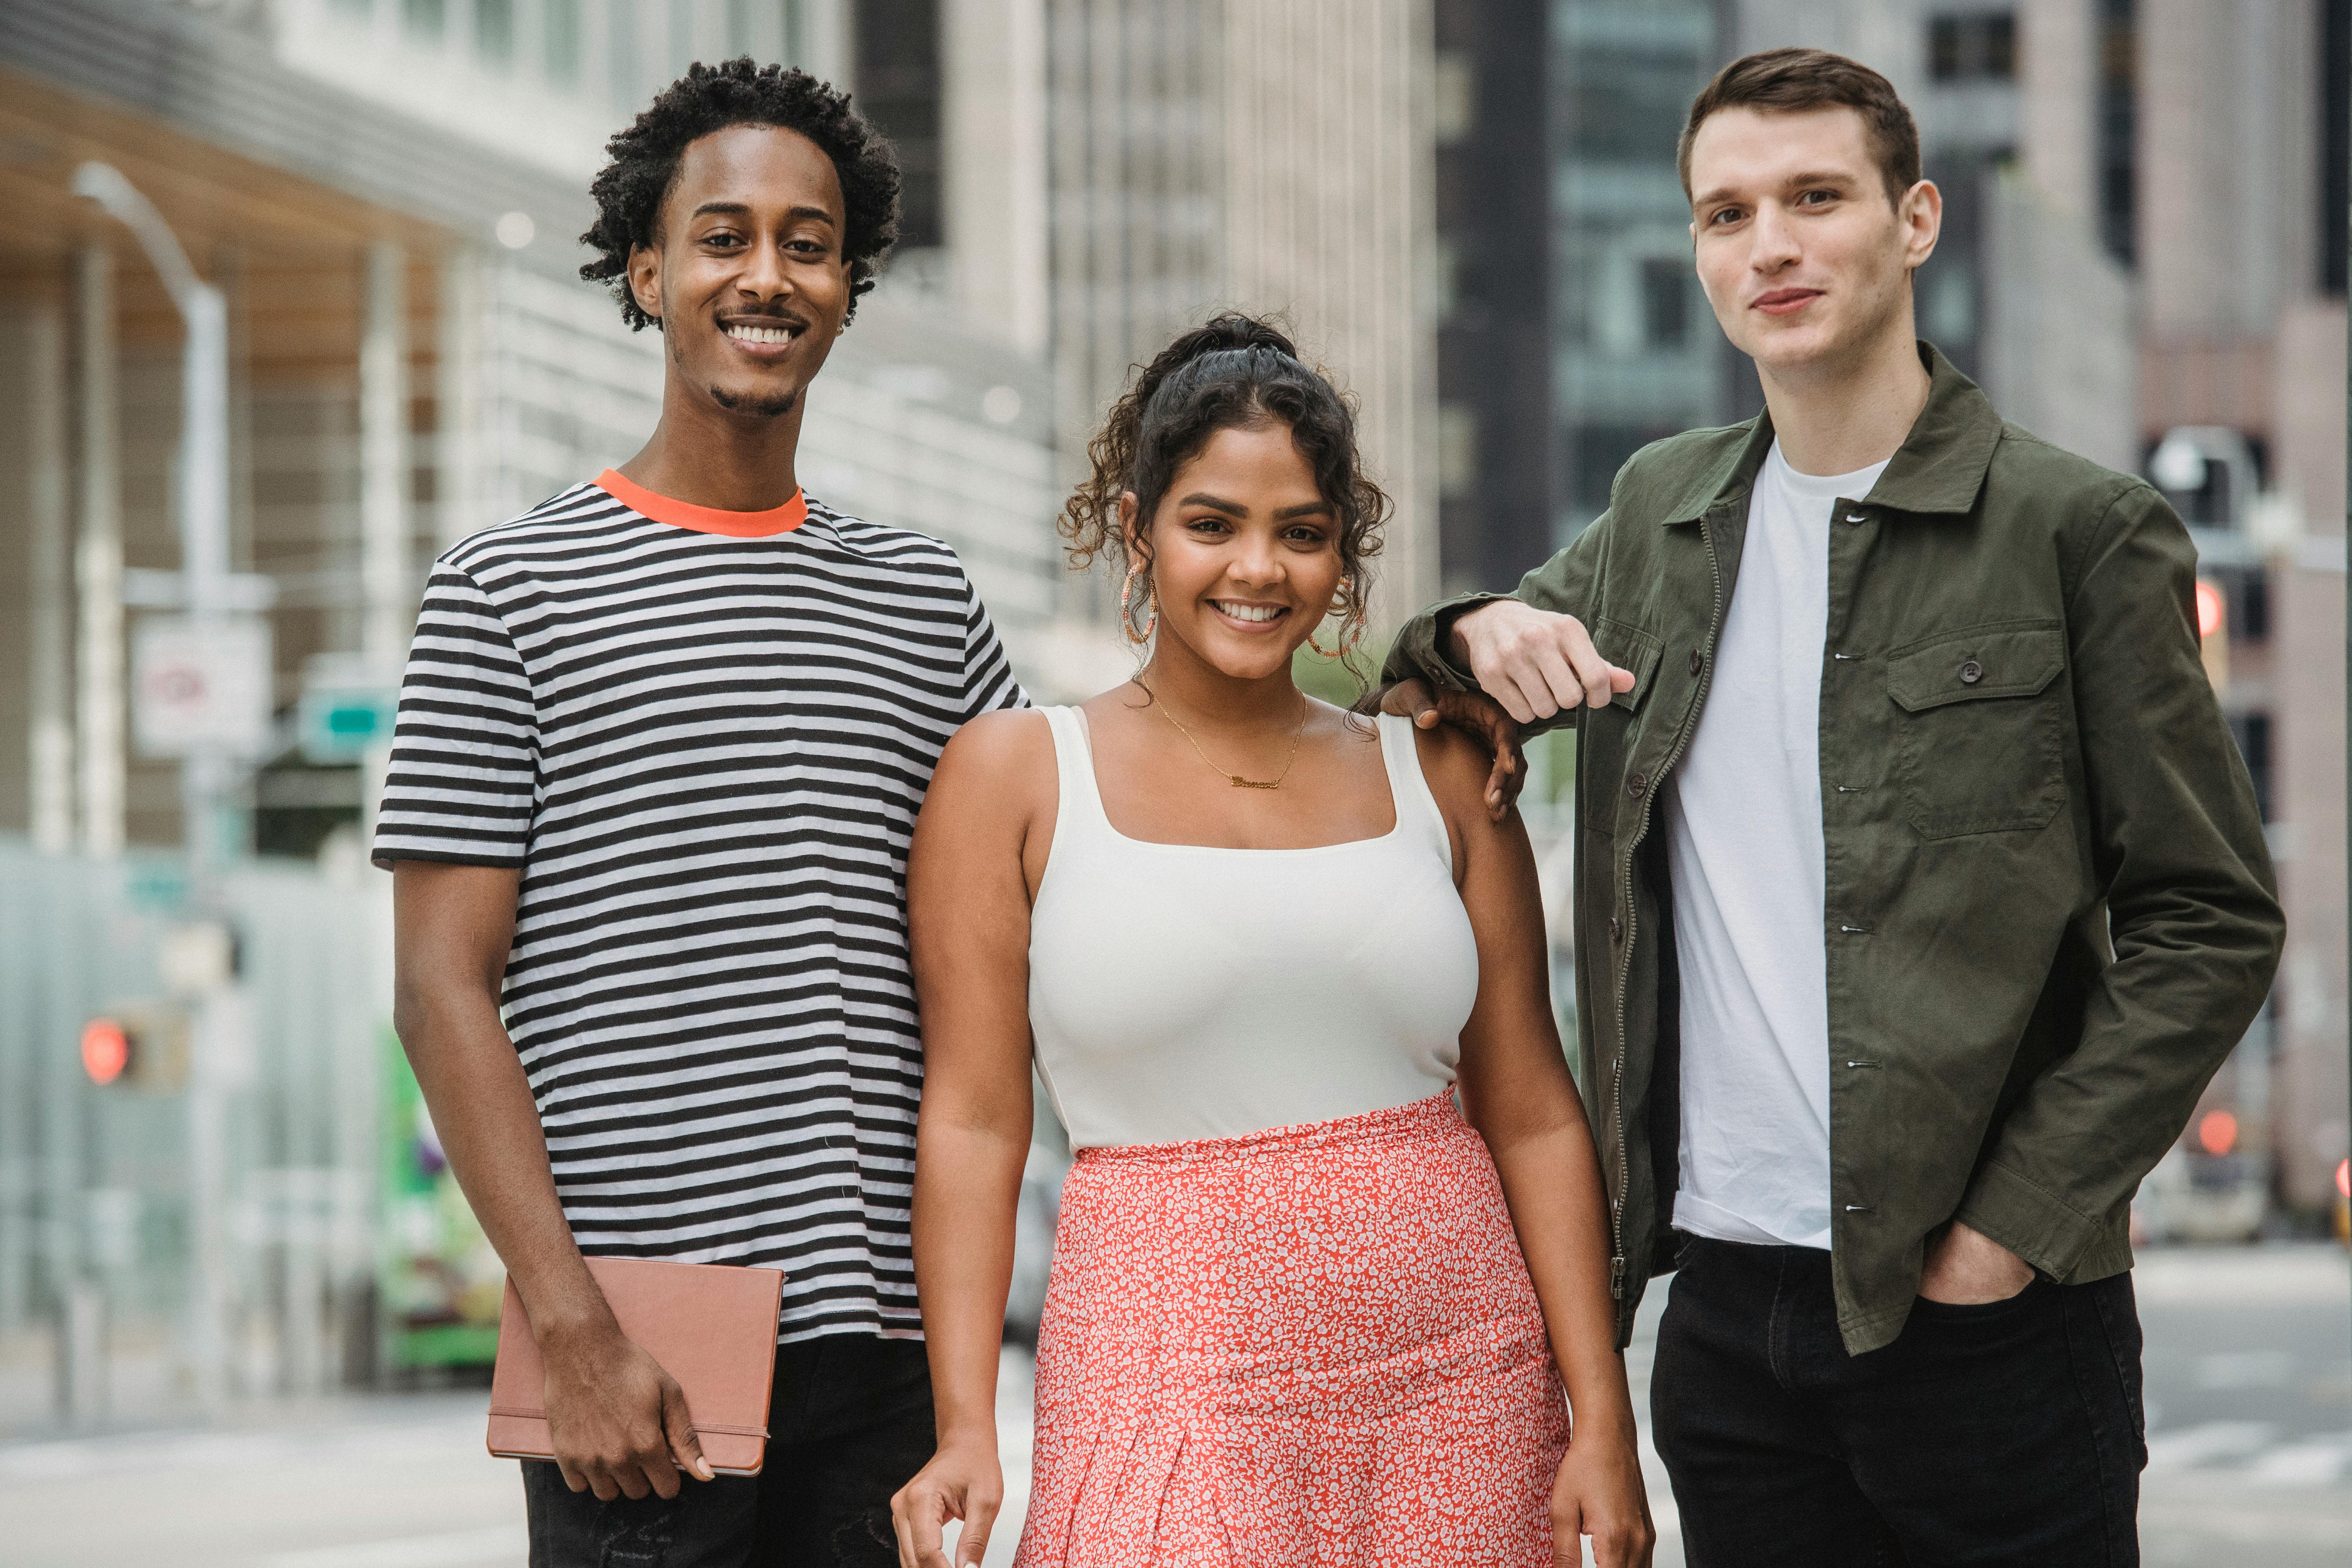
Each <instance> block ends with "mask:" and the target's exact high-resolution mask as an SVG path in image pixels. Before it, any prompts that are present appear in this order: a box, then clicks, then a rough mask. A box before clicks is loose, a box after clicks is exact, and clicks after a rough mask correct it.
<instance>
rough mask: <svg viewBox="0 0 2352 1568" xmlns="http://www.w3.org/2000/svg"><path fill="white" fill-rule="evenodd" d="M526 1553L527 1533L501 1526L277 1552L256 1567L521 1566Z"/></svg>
mask: <svg viewBox="0 0 2352 1568" xmlns="http://www.w3.org/2000/svg"><path fill="white" fill-rule="evenodd" d="M529 1554H530V1532H529V1531H525V1530H522V1529H520V1528H519V1527H517V1526H514V1525H506V1524H502V1525H499V1526H497V1527H495V1528H493V1529H489V1530H460V1531H451V1532H450V1533H447V1534H445V1535H411V1536H407V1537H404V1538H403V1539H401V1540H398V1541H371V1542H364V1543H362V1544H361V1545H356V1546H319V1547H313V1548H310V1549H309V1550H307V1551H302V1552H276V1553H274V1554H272V1555H270V1556H268V1557H264V1558H262V1559H261V1560H260V1563H259V1564H258V1568H473V1565H474V1564H476V1563H500V1562H503V1563H520V1562H521V1561H522V1560H523V1559H524V1558H525V1557H526V1556H528V1555H529Z"/></svg>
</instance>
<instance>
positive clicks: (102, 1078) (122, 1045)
mask: <svg viewBox="0 0 2352 1568" xmlns="http://www.w3.org/2000/svg"><path fill="white" fill-rule="evenodd" d="M130 1065H131V1037H130V1036H129V1035H128V1034H127V1033H125V1032H124V1031H123V1027H122V1026H121V1025H120V1024H118V1023H116V1022H115V1021H114V1020H113V1019H111V1018H92V1019H91V1020H90V1021H89V1023H88V1024H86V1025H84V1026H82V1031H81V1070H82V1071H84V1072H86V1073H88V1074H89V1081H90V1082H92V1083H94V1084H96V1085H98V1086H99V1087H100V1089H104V1088H105V1087H106V1086H107V1085H108V1084H110V1083H112V1082H113V1081H114V1080H115V1079H119V1078H121V1076H122V1073H123V1069H124V1068H128V1067H130Z"/></svg>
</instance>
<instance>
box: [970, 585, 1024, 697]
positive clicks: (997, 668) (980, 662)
mask: <svg viewBox="0 0 2352 1568" xmlns="http://www.w3.org/2000/svg"><path fill="white" fill-rule="evenodd" d="M963 591H964V604H965V610H964V623H963V650H964V651H963V690H964V711H963V716H964V718H966V719H967V720H970V719H976V718H978V717H979V716H980V715H981V714H982V713H992V712H994V711H995V710H998V709H999V708H1026V707H1028V706H1029V694H1028V693H1027V692H1026V691H1024V690H1023V689H1021V681H1020V679H1018V678H1017V677H1016V676H1014V675H1013V663H1012V661H1011V660H1010V659H1008V658H1005V657H1004V645H1003V643H1001V642H999V641H997V638H996V626H995V624H994V623H993V622H992V621H991V620H990V619H989V618H988V606H987V605H983V604H982V603H981V602H980V590H979V589H977V588H975V587H973V586H972V585H971V578H969V577H966V578H965V579H964V585H963Z"/></svg>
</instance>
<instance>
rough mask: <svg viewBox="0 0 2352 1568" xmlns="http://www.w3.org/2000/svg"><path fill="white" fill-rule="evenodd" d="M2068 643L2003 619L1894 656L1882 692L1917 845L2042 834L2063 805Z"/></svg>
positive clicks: (2059, 631)
mask: <svg viewBox="0 0 2352 1568" xmlns="http://www.w3.org/2000/svg"><path fill="white" fill-rule="evenodd" d="M2064 668H2066V636H2065V632H2064V631H2063V628H2061V627H2060V626H2058V625H2057V624H2056V623H2055V622H2051V621H2022V622H2021V621H2005V622H2000V623H1997V624H1995V625H1991V626H1978V627H1976V628H1974V629H1973V630H1969V631H1965V632H1954V633H1951V634H1949V635H1948V636H1944V637H1935V638H1931V639H1929V640H1927V641H1926V642H1917V643H1912V644H1909V645H1907V646H1906V647H1900V648H1897V649H1895V651H1894V652H1893V653H1891V654H1889V655H1888V656H1887V659H1886V694H1887V696H1888V697H1890V698H1892V699H1893V700H1894V701H1895V706H1896V707H1897V708H1900V709H1901V710H1903V712H1902V716H1901V717H1900V718H1899V719H1897V720H1896V721H1895V725H1896V729H1897V731H1898V732H1899V736H1900V739H1899V740H1898V742H1897V744H1896V749H1895V772H1896V773H1897V775H1898V776H1899V777H1900V779H1901V781H1902V785H1903V796H1904V808H1905V811H1906V815H1907V816H1909V818H1910V822H1911V826H1913V827H1915V828H1916V829H1917V830H1918V832H1919V836H1920V837H1923V838H1957V837H1961V836H1962V835H1964V834H1970V833H2014V832H2022V831H2030V830H2032V829H2036V828H2042V827H2046V826H2049V825H2050V819H2051V818H2052V817H2053V816H2057V815H2058V811H2059V808H2060V807H2061V806H2063V805H2065V804H2066V769H2065V756H2064V752H2063V738H2064V731H2063V714H2062V713H2061V711H2060V704H2061V703H2062V701H2063V698H2064V693H2063V689H2057V690H2053V684H2054V683H2055V682H2056V681H2057V679H2058V676H2059V674H2060V672H2061V671H2063V669H2064Z"/></svg>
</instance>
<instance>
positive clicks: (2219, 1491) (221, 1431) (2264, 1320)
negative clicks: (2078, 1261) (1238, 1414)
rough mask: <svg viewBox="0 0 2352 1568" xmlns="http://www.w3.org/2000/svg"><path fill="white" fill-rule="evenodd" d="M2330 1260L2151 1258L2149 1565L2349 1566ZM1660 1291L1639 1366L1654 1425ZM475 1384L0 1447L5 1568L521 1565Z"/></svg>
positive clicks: (1016, 1416) (1005, 1395) (1014, 1437)
mask: <svg viewBox="0 0 2352 1568" xmlns="http://www.w3.org/2000/svg"><path fill="white" fill-rule="evenodd" d="M2137 1286H2138V1292H2139V1300H2140V1310H2141V1315H2142V1318H2143V1320H2144V1321H2145V1322H2146V1324H2147V1389H2148V1423H2149V1442H2148V1447H2149V1453H2150V1462H2149V1468H2148V1472H2147V1477H2146V1479H2145V1482H2144V1486H2143V1493H2142V1495H2143V1501H2142V1506H2141V1513H2140V1519H2141V1528H2142V1538H2143V1549H2144V1552H2145V1555H2146V1560H2147V1562H2148V1563H2150V1564H2151V1565H2154V1568H2161V1565H2167V1564H2174V1563H2179V1564H2188V1563H2195V1564H2198V1565H2199V1568H2338V1565H2340V1564H2342V1563H2346V1562H2347V1561H2352V1286H2347V1268H2346V1260H2345V1256H2344V1253H2343V1252H2342V1250H2341V1249H2339V1248H2335V1247H2262V1248H2198V1249H2189V1248H2183V1249H2176V1250H2170V1251H2160V1252H2156V1253H2152V1254H2150V1255H2148V1256H2147V1258H2145V1259H2144V1260H2143V1262H2142V1264H2141V1266H2140V1268H2139V1270H2138V1274H2137ZM1663 1305H1664V1290H1663V1289H1660V1290H1654V1291H1653V1292H1652V1296H1651V1300H1649V1301H1648V1302H1647V1303H1646V1304H1645V1306H1644V1309H1643V1314H1642V1320H1641V1324H1640V1328H1639V1330H1638V1331H1637V1333H1636V1336H1635V1339H1634V1343H1633V1351H1632V1352H1631V1354H1630V1355H1629V1356H1628V1358H1627V1363H1626V1366H1627V1371H1628V1373H1630V1374H1631V1376H1632V1378H1633V1383H1634V1398H1635V1407H1636V1409H1639V1410H1646V1407H1647V1403H1648V1401H1647V1383H1648V1376H1649V1363H1650V1351H1651V1346H1652V1344H1653V1342H1654V1327H1655V1323H1656V1321H1657V1314H1658V1312H1659V1310H1660V1309H1661V1308H1662V1307H1663ZM1029 1379H1030V1367H1029V1362H1028V1358H1027V1356H1026V1355H1025V1354H1024V1352H1019V1351H1017V1350H1015V1351H1008V1352H1006V1354H1005V1360H1004V1372H1003V1378H1002V1379H1001V1384H1000V1397H999V1412H1000V1422H1001V1428H1002V1433H1003V1436H1002V1449H1001V1451H1002V1454H1003V1460H1004V1467H1005V1472H1006V1474H1005V1479H1006V1482H1007V1487H1008V1496H1007V1498H1006V1510H1005V1519H1004V1521H1003V1524H1002V1526H1001V1527H1000V1528H999V1530H998V1531H997V1532H996V1535H995V1538H994V1539H993V1540H992V1542H990V1550H989V1553H988V1563H989V1564H990V1568H1003V1565H1004V1564H1008V1563H1011V1562H1012V1559H1013V1549H1014V1547H1015V1545H1016V1544H1017V1543H1018V1539H1019V1520H1020V1516H1021V1511H1022V1510H1023V1508H1024V1506H1025V1504H1026V1501H1027V1492H1028V1468H1029V1455H1030V1441H1031V1429H1030V1422H1029V1394H1030V1382H1029ZM483 1399H484V1396H483V1394H481V1393H479V1392H478V1391H476V1392H467V1393H461V1394H409V1395H369V1396H358V1397H353V1398H349V1399H341V1400H334V1401H328V1402H322V1403H320V1404H317V1405H308V1406H300V1407H292V1406H268V1407H262V1408H257V1409H255V1410H252V1411H249V1412H247V1415H246V1416H245V1417H244V1419H243V1420H242V1421H240V1422H236V1423H229V1424H224V1425H222V1426H215V1427H212V1428H208V1429H205V1430H177V1431H169V1432H152V1433H138V1434H126V1435H120V1436H93V1437H72V1438H63V1439H56V1440H49V1441H41V1442H20V1443H11V1444H0V1521H5V1535H0V1561H5V1562H7V1563H12V1564H13V1563H26V1564H32V1565H37V1568H121V1564H123V1563H162V1562H168V1563H172V1564H173V1568H520V1564H521V1563H522V1562H523V1560H524V1536H523V1527H522V1490H521V1488H520V1485H519V1484H518V1483H517V1481H516V1479H515V1473H514V1468H513V1467H512V1466H511V1465H510V1464H508V1463H505V1462H502V1461H499V1460H494V1459H491V1458H488V1457H487V1456H486V1455H485V1454H484V1453H483V1451H482V1405H483ZM1643 1459H1644V1466H1645V1468H1646V1469H1647V1471H1648V1474H1649V1479H1650V1499H1651V1506H1652V1508H1653V1510H1654V1512H1655V1514H1656V1517H1657V1522H1658V1529H1659V1548H1658V1553H1657V1558H1656V1568H1682V1564H1683V1556H1682V1548H1681V1538H1680V1534H1679V1531H1677V1530H1676V1528H1675V1513H1674V1504H1673V1497H1672V1494H1671V1493H1670V1492H1669V1491H1668V1489H1667V1487H1666V1482H1665V1477H1664V1472H1663V1470H1662V1469H1661V1468H1659V1466H1658V1464H1657V1459H1656V1456H1655V1455H1654V1454H1652V1453H1649V1452H1647V1451H1646V1436H1645V1452H1644V1455H1643Z"/></svg>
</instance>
